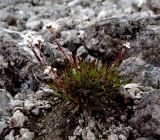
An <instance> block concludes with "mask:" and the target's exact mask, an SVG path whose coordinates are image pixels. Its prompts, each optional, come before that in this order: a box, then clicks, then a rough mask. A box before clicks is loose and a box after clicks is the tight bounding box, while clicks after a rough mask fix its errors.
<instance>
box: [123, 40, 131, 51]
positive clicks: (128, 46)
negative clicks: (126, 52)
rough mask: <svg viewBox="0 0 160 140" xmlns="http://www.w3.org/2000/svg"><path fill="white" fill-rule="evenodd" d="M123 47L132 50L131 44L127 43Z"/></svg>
mask: <svg viewBox="0 0 160 140" xmlns="http://www.w3.org/2000/svg"><path fill="white" fill-rule="evenodd" d="M123 46H124V47H126V48H127V49H130V48H131V46H130V42H125V43H124V44H123Z"/></svg>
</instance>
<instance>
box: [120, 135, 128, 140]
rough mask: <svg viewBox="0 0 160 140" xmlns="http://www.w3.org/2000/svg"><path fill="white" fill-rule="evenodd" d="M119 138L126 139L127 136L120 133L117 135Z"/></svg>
mask: <svg viewBox="0 0 160 140" xmlns="http://www.w3.org/2000/svg"><path fill="white" fill-rule="evenodd" d="M119 139H120V140H127V137H126V136H124V135H123V134H120V135H119Z"/></svg>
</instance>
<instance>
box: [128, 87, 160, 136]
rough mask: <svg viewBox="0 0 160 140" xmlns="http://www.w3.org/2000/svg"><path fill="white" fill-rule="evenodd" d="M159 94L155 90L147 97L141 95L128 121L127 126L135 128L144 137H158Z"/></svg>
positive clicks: (159, 122)
mask: <svg viewBox="0 0 160 140" xmlns="http://www.w3.org/2000/svg"><path fill="white" fill-rule="evenodd" d="M159 92H160V91H159V90H156V89H155V90H154V91H152V92H151V93H150V94H149V95H148V94H143V98H142V99H141V101H140V102H139V104H138V105H137V108H136V110H135V112H134V116H133V117H132V118H131V119H130V120H129V125H130V126H132V127H133V128H136V129H137V130H138V131H139V132H140V134H143V136H146V137H150V136H151V137H152V136H155V137H156V136H157V137H159V136H160V133H159V130H160V129H159V128H160V113H159V112H160V106H159V98H160V94H159ZM146 120H147V122H146Z"/></svg>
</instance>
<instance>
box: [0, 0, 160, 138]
mask: <svg viewBox="0 0 160 140" xmlns="http://www.w3.org/2000/svg"><path fill="white" fill-rule="evenodd" d="M47 28H55V29H56V31H57V38H58V39H59V40H60V42H61V44H62V46H63V47H64V49H65V50H66V51H67V52H68V53H70V52H73V51H75V50H77V54H78V56H86V57H87V58H88V59H93V58H98V59H100V60H102V62H103V63H111V62H112V61H114V58H115V54H116V53H117V52H118V51H119V49H120V47H121V46H122V45H123V44H124V43H125V42H126V41H127V42H129V43H130V49H128V51H127V54H126V55H125V58H124V60H123V61H122V63H121V65H120V67H119V71H120V74H121V75H123V76H125V77H129V78H131V79H132V81H131V83H130V84H128V85H124V87H122V91H121V92H123V93H125V94H126V95H127V96H130V97H131V98H132V99H133V100H134V103H133V104H132V105H130V104H127V105H126V106H125V107H123V109H120V108H119V106H117V107H116V108H111V109H110V112H111V114H108V115H106V116H105V117H103V119H102V118H101V117H100V116H101V114H97V115H96V116H93V117H90V116H88V117H87V116H84V114H77V115H74V118H72V116H71V115H68V114H66V113H65V112H66V109H67V104H65V103H63V102H61V101H60V100H59V99H58V98H55V97H53V95H52V93H53V92H54V91H52V90H51V89H50V88H49V87H48V86H47V85H45V84H44V83H43V82H40V81H43V80H46V79H47V78H48V77H47V76H46V75H44V74H43V71H42V69H41V68H40V67H39V65H38V63H37V59H36V57H35V56H34V54H33V52H32V51H31V50H30V48H29V47H28V40H30V39H36V40H35V41H37V40H38V39H39V40H40V41H41V43H42V45H44V46H45V47H44V54H45V57H46V61H47V63H48V64H49V65H52V66H53V67H55V66H64V65H65V62H64V58H63V55H62V54H61V53H60V52H59V51H58V50H57V46H56V45H55V44H54V43H53V39H52V35H51V34H50V33H49V32H48V31H47V30H46V29H47ZM159 60H160V0H0V140H3V139H4V140H67V139H69V140H80V139H82V140H95V139H96V140H127V139H128V140H159V139H160V89H159V88H160V61H159ZM75 112H76V111H75ZM86 118H87V119H86Z"/></svg>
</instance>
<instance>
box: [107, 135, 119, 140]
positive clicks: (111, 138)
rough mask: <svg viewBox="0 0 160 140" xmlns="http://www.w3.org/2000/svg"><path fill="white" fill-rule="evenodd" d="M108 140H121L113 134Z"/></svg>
mask: <svg viewBox="0 0 160 140" xmlns="http://www.w3.org/2000/svg"><path fill="white" fill-rule="evenodd" d="M108 140H119V138H118V135H116V134H111V135H109V137H108Z"/></svg>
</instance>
